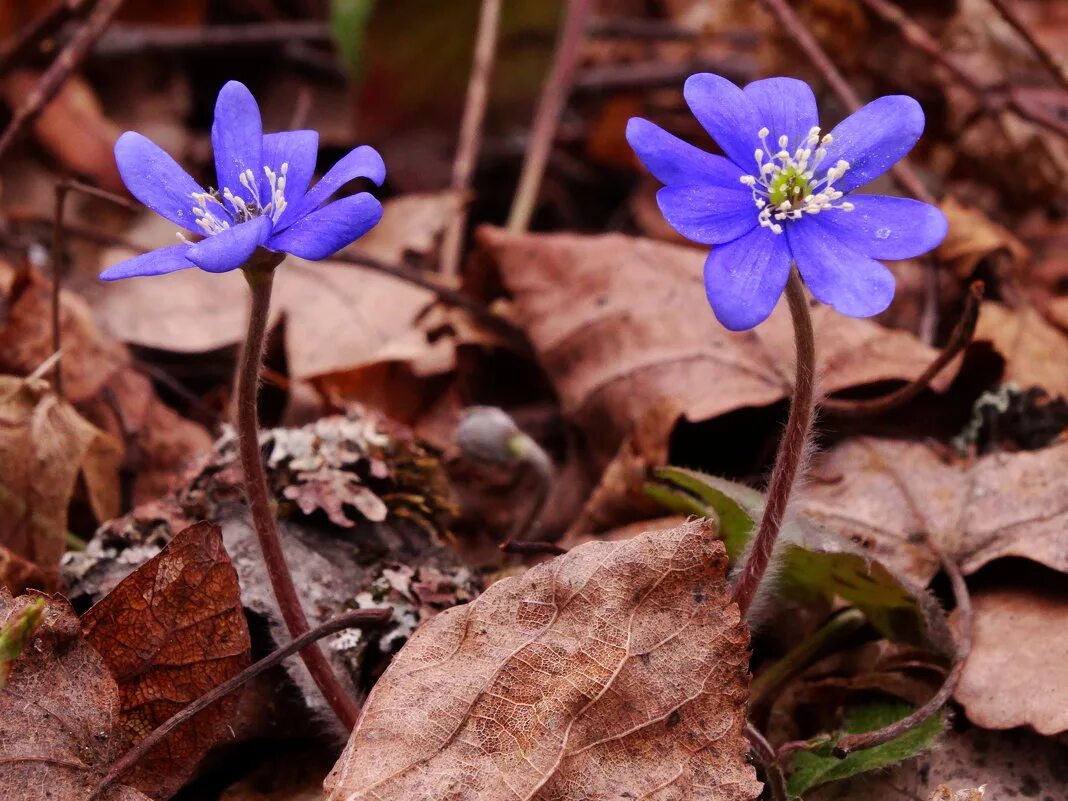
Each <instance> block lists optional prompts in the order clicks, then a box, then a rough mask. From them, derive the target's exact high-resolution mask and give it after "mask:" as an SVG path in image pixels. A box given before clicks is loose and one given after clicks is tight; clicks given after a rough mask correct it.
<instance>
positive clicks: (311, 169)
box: [261, 131, 319, 228]
mask: <svg viewBox="0 0 1068 801" xmlns="http://www.w3.org/2000/svg"><path fill="white" fill-rule="evenodd" d="M318 155H319V133H318V132H317V131H283V132H281V133H272V134H266V135H264V137H263V163H264V166H267V167H270V168H271V169H272V170H274V171H275V173H278V174H281V172H282V165H283V164H288V165H289V167H288V168H287V172H286V184H285V197H286V201H287V202H288V203H290V204H291V205H290V206H288V207H287V208H286V210H285V211H283V212H282V214H281V216H280V217H279V218H278V223H277V227H279V228H284V227H285V225H286V223H287V222H288V221H289V218H290V217H291V213H290V212H291V210H292V208H293V205H292V204H293V202H294V201H299V200H300V198H302V197H303V196H304V193H305V192H306V191H307V189H308V184H309V183H311V178H312V175H313V174H314V173H315V160H316V158H317V157H318ZM261 172H262V170H261ZM261 178H266V174H264V175H262V176H261ZM264 184H265V185H266V181H264ZM268 191H269V189H268Z"/></svg>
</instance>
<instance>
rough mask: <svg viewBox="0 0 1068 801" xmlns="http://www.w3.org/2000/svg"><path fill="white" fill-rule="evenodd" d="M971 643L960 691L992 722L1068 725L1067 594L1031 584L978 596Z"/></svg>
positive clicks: (985, 722)
mask: <svg viewBox="0 0 1068 801" xmlns="http://www.w3.org/2000/svg"><path fill="white" fill-rule="evenodd" d="M972 606H973V607H974V609H975V628H974V634H973V642H972V651H971V655H970V656H969V657H968V661H967V663H965V666H964V673H963V674H962V675H961V679H960V684H959V685H958V686H957V691H956V694H955V695H954V697H955V698H956V699H957V701H959V702H960V703H961V705H962V706H963V707H964V710H965V712H966V713H967V715H968V718H969V720H971V721H972V722H973V723H976V724H978V725H979V726H982V727H983V728H986V729H1011V728H1014V727H1016V726H1031V727H1032V728H1033V729H1035V730H1036V731H1037V732H1038V733H1039V734H1046V735H1052V734H1059V733H1060V732H1062V731H1065V730H1068V598H1066V597H1065V596H1064V595H1063V594H1059V593H1054V592H1048V591H1042V590H1040V589H1034V588H1027V587H1001V588H997V589H990V590H980V591H979V592H976V593H975V594H974V595H973V596H972Z"/></svg>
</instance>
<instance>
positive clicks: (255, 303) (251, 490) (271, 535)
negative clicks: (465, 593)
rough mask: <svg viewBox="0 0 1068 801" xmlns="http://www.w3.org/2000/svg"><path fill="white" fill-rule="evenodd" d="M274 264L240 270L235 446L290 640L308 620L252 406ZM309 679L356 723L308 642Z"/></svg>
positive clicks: (347, 722) (342, 716) (346, 720)
mask: <svg viewBox="0 0 1068 801" xmlns="http://www.w3.org/2000/svg"><path fill="white" fill-rule="evenodd" d="M277 263H278V262H277V261H275V262H274V263H273V264H249V265H247V266H246V267H245V268H244V273H245V277H246V278H247V279H248V285H249V289H250V290H251V293H252V310H251V312H250V314H249V321H248V337H247V338H246V340H245V349H244V352H243V353H242V355H241V363H240V365H239V367H238V373H237V390H236V409H235V416H236V419H237V434H238V448H239V451H240V455H241V468H242V470H243V471H244V474H245V492H246V494H247V495H248V506H249V512H250V513H251V514H252V523H253V526H254V527H255V529H256V536H257V538H258V539H259V542H260V550H261V551H262V552H263V561H264V562H265V563H266V565H267V575H268V576H269V577H270V579H271V588H272V589H273V591H274V597H275V599H276V600H277V601H278V609H279V611H280V612H281V614H282V620H283V621H285V624H286V628H287V629H288V630H289V634H290V636H291V637H293V639H297V638H299V637H300V636H301V635H303V634H305V633H307V631H308V628H309V627H308V619H307V618H306V617H305V616H304V609H303V608H302V607H301V605H300V597H299V596H298V595H297V588H296V587H295V586H294V585H293V577H292V576H291V575H290V573H289V567H288V566H287V565H286V558H285V554H284V553H283V552H282V542H281V539H280V538H279V536H278V524H277V522H276V521H275V518H274V509H273V508H272V505H271V495H270V490H269V489H268V487H267V475H266V473H265V472H264V469H263V455H262V453H261V452H260V441H259V430H260V426H259V411H258V407H257V402H258V399H259V387H260V365H261V364H262V362H263V348H264V341H265V339H266V333H267V316H268V311H269V309H270V305H271V286H272V284H273V282H274V268H275V266H277ZM300 657H301V659H303V660H304V664H305V665H306V666H307V668H308V672H309V673H310V674H311V677H312V680H313V681H314V682H315V685H316V686H317V687H318V688H319V690H320V692H322V694H323V697H324V698H325V699H326V702H327V703H328V704H329V705H330V708H331V709H333V710H334V714H336V715H337V717H338V719H339V720H340V721H341V723H342V725H344V726H345V728H346V730H348V731H352V729H353V727H354V726H355V725H356V719H357V717H358V715H359V710H358V709H357V707H356V704H355V703H353V701H352V699H351V698H350V697H349V695H348V693H347V692H346V691H345V688H344V687H343V686H342V685H341V682H340V680H339V679H338V677H337V676H336V675H335V674H334V671H333V669H332V668H331V667H330V663H329V662H328V661H327V659H326V656H324V654H323V652H322V651H321V650H320V649H319V646H318V645H316V644H314V643H312V644H310V645H309V646H308V647H307V648H305V649H304V650H302V651H301V652H300Z"/></svg>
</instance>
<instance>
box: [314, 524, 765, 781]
mask: <svg viewBox="0 0 1068 801" xmlns="http://www.w3.org/2000/svg"><path fill="white" fill-rule="evenodd" d="M726 569H727V558H726V554H725V553H724V550H723V545H722V543H720V542H718V541H717V540H716V539H715V536H714V532H713V531H712V529H711V527H710V525H709V524H708V523H707V522H703V521H702V522H692V523H687V524H685V525H682V526H679V527H678V528H675V529H671V530H667V531H659V532H650V533H646V534H642V535H640V536H638V537H635V538H634V539H632V540H626V541H622V542H590V543H587V544H585V545H582V546H579V547H577V548H574V549H572V550H571V551H569V552H568V553H567V554H565V555H563V556H559V557H557V558H555V559H553V560H551V561H548V562H545V563H543V564H540V565H537V566H536V567H534V568H531V569H530V570H529V571H527V572H526V573H525V574H523V575H522V576H517V577H514V578H508V579H503V580H501V581H499V582H497V583H496V584H494V585H493V586H491V587H490V588H489V589H488V590H487V591H486V592H485V593H483V594H482V595H481V596H480V597H479V598H477V599H476V600H475V601H473V602H471V603H469V604H466V605H464V606H461V607H456V608H453V609H450V610H448V611H445V612H443V613H441V614H440V615H438V616H437V617H436V618H434V619H433V620H431V621H430V622H428V623H426V624H424V625H423V626H422V627H421V628H420V629H419V630H418V631H417V632H416V633H415V636H414V637H412V639H411V641H410V642H409V643H408V645H407V646H405V648H404V649H403V650H402V651H401V652H400V653H399V654H398V656H397V657H396V658H395V659H394V661H393V663H392V664H391V665H390V667H389V669H388V670H387V671H386V673H385V674H384V675H383V676H382V678H381V679H380V680H379V681H378V683H377V684H376V685H375V688H374V690H373V691H372V693H371V695H370V697H369V698H368V700H367V704H366V705H365V707H364V711H363V714H362V716H361V719H360V723H359V725H358V726H357V728H356V730H355V731H354V732H353V735H352V738H351V739H350V740H349V744H348V747H347V748H346V750H345V752H344V754H342V757H341V759H340V761H339V762H338V764H337V765H336V766H335V768H334V770H333V772H332V773H331V775H330V777H329V778H328V779H327V782H326V788H327V795H326V797H327V798H328V799H329V801H357V799H376V801H385V800H386V799H396V801H415V800H416V799H429V798H446V797H449V798H454V797H455V798H458V797H460V796H461V795H462V796H463V797H465V798H479V799H481V801H495V800H496V799H501V801H504V799H515V798H526V799H531V800H532V801H548V799H558V798H577V797H580V796H581V797H585V798H609V797H611V798H642V797H645V798H652V797H653V796H654V795H656V796H657V797H663V798H668V797H677V798H687V799H693V800H694V801H701V800H702V799H704V800H705V801H711V800H712V799H718V800H722V799H724V798H730V799H732V800H734V801H744V799H751V798H754V797H755V796H756V795H758V794H759V792H760V783H759V782H757V781H756V779H755V776H754V773H753V770H752V768H751V767H750V766H749V765H748V764H747V763H746V758H745V754H746V752H747V750H748V747H747V744H746V740H745V737H744V735H743V734H742V727H743V725H744V723H745V714H746V713H745V709H746V696H747V692H746V686H747V683H748V634H747V631H746V628H745V625H744V624H743V623H742V621H741V618H740V615H739V613H738V608H737V606H735V605H734V604H732V603H730V587H729V585H728V584H727V582H726V580H725V572H726ZM461 788H462V789H461Z"/></svg>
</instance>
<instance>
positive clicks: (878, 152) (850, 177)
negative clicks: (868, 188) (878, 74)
mask: <svg viewBox="0 0 1068 801" xmlns="http://www.w3.org/2000/svg"><path fill="white" fill-rule="evenodd" d="M923 122H924V119H923V109H922V108H920V104H919V103H917V102H916V101H915V100H913V99H912V98H911V97H908V96H907V95H887V96H886V97H880V98H877V99H876V100H873V101H871V102H870V103H868V105H866V106H864V108H862V109H860V110H859V111H856V112H854V113H853V114H850V115H849V116H848V117H846V118H845V119H844V120H842V121H841V122H840V123H838V125H837V126H835V129H834V130H833V131H831V136H832V137H833V141H832V142H831V144H830V145H828V146H827V157H826V158H825V159H824V161H823V165H824V166H825V167H832V166H834V164H835V163H836V162H837V161H838V160H839V159H845V160H846V161H848V162H849V170H848V171H847V172H846V174H845V175H844V176H843V177H842V178H841V179H839V180H838V181H836V182H835V184H834V187H835V189H839V190H841V191H842V192H849V191H852V190H853V189H856V188H857V187H859V186H864V184H866V183H868V182H869V181H871V180H874V179H875V178H878V177H879V176H880V175H882V174H883V173H884V172H886V171H887V170H889V169H890V168H891V167H892V166H894V164H896V163H897V162H898V161H900V160H901V159H902V158H904V156H905V154H906V153H908V152H909V151H910V150H912V146H913V145H915V144H916V140H917V139H919V138H920V134H921V133H923Z"/></svg>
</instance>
